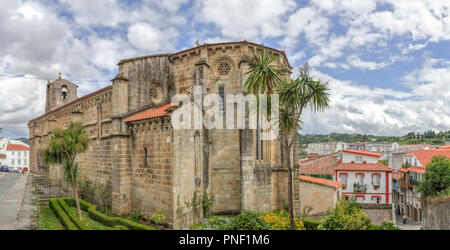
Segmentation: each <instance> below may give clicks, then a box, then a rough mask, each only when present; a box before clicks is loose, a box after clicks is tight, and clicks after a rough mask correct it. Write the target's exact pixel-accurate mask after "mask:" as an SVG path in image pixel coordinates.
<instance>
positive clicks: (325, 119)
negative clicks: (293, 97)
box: [302, 59, 450, 135]
mask: <svg viewBox="0 0 450 250" xmlns="http://www.w3.org/2000/svg"><path fill="white" fill-rule="evenodd" d="M438 62H440V63H441V65H437V64H438ZM313 75H315V76H316V77H318V78H319V79H321V80H324V81H328V83H329V88H330V94H331V96H330V100H331V105H330V108H329V109H327V110H326V111H325V112H323V113H316V114H314V113H312V112H310V111H306V112H305V114H304V116H303V118H302V119H303V120H304V121H305V123H304V127H303V131H302V132H303V133H305V132H306V133H330V132H341V133H342V132H347V133H364V134H377V135H402V134H406V133H407V132H409V131H424V130H428V129H433V130H441V131H443V130H445V131H446V130H448V128H449V127H450V110H449V109H448V107H449V106H450V88H448V84H449V83H448V79H450V78H449V77H450V62H449V61H445V60H444V62H442V61H441V60H436V59H434V60H433V59H430V60H428V61H427V62H426V63H425V64H424V65H423V67H422V68H421V69H419V70H417V71H414V72H412V73H410V74H408V75H407V76H406V77H405V81H406V82H407V83H408V86H409V90H408V91H407V90H404V91H398V90H392V89H382V88H373V87H369V86H364V85H359V84H357V83H355V82H352V81H342V80H339V79H336V78H333V77H331V76H329V75H327V74H324V73H321V72H319V71H313Z"/></svg>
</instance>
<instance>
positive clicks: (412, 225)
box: [397, 216, 422, 230]
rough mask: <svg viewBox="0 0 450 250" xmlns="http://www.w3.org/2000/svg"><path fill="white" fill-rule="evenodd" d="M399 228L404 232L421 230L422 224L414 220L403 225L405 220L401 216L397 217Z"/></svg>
mask: <svg viewBox="0 0 450 250" xmlns="http://www.w3.org/2000/svg"><path fill="white" fill-rule="evenodd" d="M397 226H398V227H400V228H401V229H402V230H421V228H422V224H420V223H419V222H416V221H413V220H407V221H406V224H403V220H402V218H401V217H400V216H397Z"/></svg>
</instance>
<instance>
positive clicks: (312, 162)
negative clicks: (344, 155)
mask: <svg viewBox="0 0 450 250" xmlns="http://www.w3.org/2000/svg"><path fill="white" fill-rule="evenodd" d="M299 163H300V168H299V173H301V174H306V175H332V174H333V173H334V170H335V169H336V167H338V166H339V164H341V163H342V161H341V160H340V159H338V158H337V153H334V154H329V155H324V156H321V157H316V158H313V159H308V160H306V161H301V162H299Z"/></svg>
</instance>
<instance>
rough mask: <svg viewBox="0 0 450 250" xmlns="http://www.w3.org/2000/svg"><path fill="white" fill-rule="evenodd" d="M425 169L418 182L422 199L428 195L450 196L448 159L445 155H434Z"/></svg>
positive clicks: (449, 165) (449, 161)
mask: <svg viewBox="0 0 450 250" xmlns="http://www.w3.org/2000/svg"><path fill="white" fill-rule="evenodd" d="M426 169H427V171H426V172H425V175H424V176H423V180H422V181H421V182H420V184H419V192H420V193H421V195H422V197H421V198H422V201H425V200H426V198H428V197H434V196H442V197H447V196H450V159H449V158H446V157H445V156H434V157H433V158H432V160H431V162H430V163H428V165H427V167H426Z"/></svg>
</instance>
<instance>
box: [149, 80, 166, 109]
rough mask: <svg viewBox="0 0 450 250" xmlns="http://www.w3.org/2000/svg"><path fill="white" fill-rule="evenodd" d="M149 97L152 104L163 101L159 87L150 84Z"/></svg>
mask: <svg viewBox="0 0 450 250" xmlns="http://www.w3.org/2000/svg"><path fill="white" fill-rule="evenodd" d="M148 93H149V96H150V99H151V100H152V102H153V103H156V104H159V103H161V102H162V100H163V91H162V88H161V85H159V84H158V83H152V84H151V85H150V88H149V91H148Z"/></svg>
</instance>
